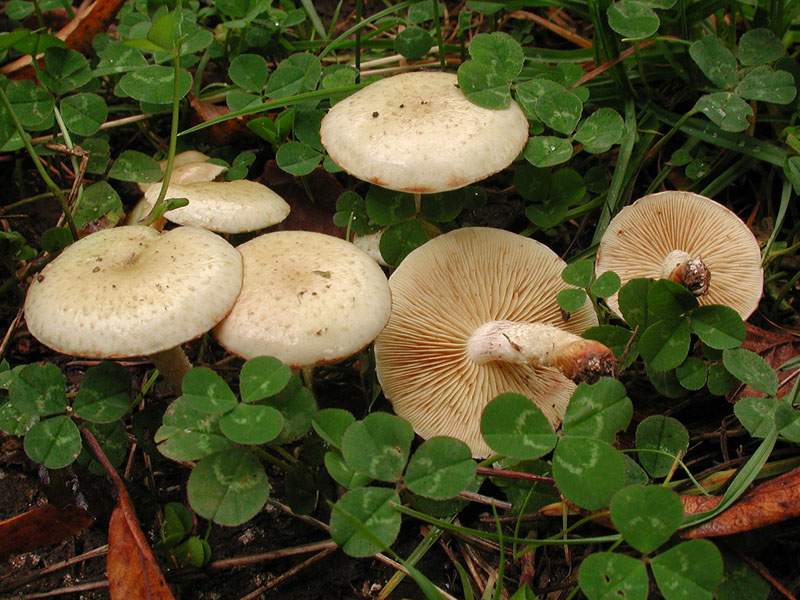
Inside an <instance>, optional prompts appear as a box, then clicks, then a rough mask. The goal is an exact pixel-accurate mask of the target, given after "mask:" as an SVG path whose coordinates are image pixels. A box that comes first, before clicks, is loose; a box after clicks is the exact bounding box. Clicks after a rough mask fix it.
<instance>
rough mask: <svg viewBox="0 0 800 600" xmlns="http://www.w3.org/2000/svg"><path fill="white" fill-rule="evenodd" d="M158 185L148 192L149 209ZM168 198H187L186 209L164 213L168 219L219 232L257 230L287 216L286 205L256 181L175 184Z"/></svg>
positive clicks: (169, 191)
mask: <svg viewBox="0 0 800 600" xmlns="http://www.w3.org/2000/svg"><path fill="white" fill-rule="evenodd" d="M158 188H159V186H153V187H151V188H150V189H148V190H147V193H146V194H145V196H144V197H145V200H147V202H148V204H149V206H150V208H152V207H153V206H154V205H155V203H156V200H157V199H158V193H159V189H158ZM166 197H167V198H186V199H187V200H189V204H188V206H183V207H181V208H176V209H174V210H170V211H167V212H166V213H164V216H165V217H166V218H167V220H169V221H172V222H173V223H177V224H179V225H193V226H195V227H202V228H203V229H210V230H211V231H218V232H221V233H242V232H244V231H256V230H258V229H264V228H265V227H269V226H270V225H275V224H276V223H280V222H281V221H283V220H284V219H285V218H286V217H287V216H289V205H288V204H287V203H286V201H285V200H284V199H283V198H281V197H280V196H279V195H278V194H276V193H275V192H273V191H272V190H271V189H269V188H268V187H267V186H265V185H262V184H260V183H257V182H255V181H247V180H245V179H240V180H236V181H210V182H203V183H188V184H174V183H171V184H170V186H169V188H167V196H166Z"/></svg>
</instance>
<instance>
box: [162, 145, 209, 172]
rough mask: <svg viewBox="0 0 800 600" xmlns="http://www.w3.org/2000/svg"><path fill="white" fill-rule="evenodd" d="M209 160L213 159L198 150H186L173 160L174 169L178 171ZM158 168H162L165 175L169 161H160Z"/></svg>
mask: <svg viewBox="0 0 800 600" xmlns="http://www.w3.org/2000/svg"><path fill="white" fill-rule="evenodd" d="M209 158H211V157H210V156H208V155H207V154H203V153H202V152H200V151H198V150H185V151H184V152H178V153H177V154H176V155H175V158H173V159H172V168H173V169H177V168H178V167H182V166H184V165H188V164H191V163H204V162H207V161H208V160H209ZM158 166H160V167H161V171H162V173H163V172H164V169H166V168H167V159H166V158H165V159H164V160H160V161H158Z"/></svg>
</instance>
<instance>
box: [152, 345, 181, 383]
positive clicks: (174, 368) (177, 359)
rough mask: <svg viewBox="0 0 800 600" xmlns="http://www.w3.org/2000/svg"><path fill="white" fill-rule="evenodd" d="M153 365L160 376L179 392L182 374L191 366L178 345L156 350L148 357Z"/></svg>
mask: <svg viewBox="0 0 800 600" xmlns="http://www.w3.org/2000/svg"><path fill="white" fill-rule="evenodd" d="M148 358H149V359H150V360H151V361H153V364H154V365H155V367H156V369H158V372H159V373H161V376H162V377H163V378H164V379H165V380H166V381H167V383H169V385H170V386H171V387H172V389H174V390H175V391H178V392H180V390H181V384H182V383H183V376H184V375H186V373H188V372H189V369H191V368H192V363H190V362H189V359H188V358H187V356H186V353H185V352H184V351H183V348H181V347H180V346H175V347H174V348H170V349H169V350H162V351H161V352H156V353H155V354H151V355H150V356H149V357H148Z"/></svg>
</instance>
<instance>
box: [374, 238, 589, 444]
mask: <svg viewBox="0 0 800 600" xmlns="http://www.w3.org/2000/svg"><path fill="white" fill-rule="evenodd" d="M565 266H566V263H564V261H563V260H561V259H560V258H559V257H558V256H557V255H556V254H555V253H554V252H553V251H552V250H550V249H549V248H548V247H547V246H545V245H544V244H540V243H539V242H537V241H535V240H531V239H529V238H526V237H523V236H520V235H516V234H514V233H510V232H508V231H503V230H500V229H492V228H484V227H466V228H463V229H456V230H455V231H451V232H450V233H446V234H444V235H440V236H438V237H436V238H434V239H432V240H430V241H429V242H426V243H425V244H423V245H422V246H420V247H419V248H417V249H416V250H414V251H413V252H411V254H409V255H408V256H407V257H406V258H405V259H404V260H403V262H402V263H400V266H399V267H398V268H397V269H396V270H395V272H394V273H393V274H392V276H391V277H390V278H389V287H390V288H391V291H392V315H391V317H390V318H389V323H388V324H387V325H386V328H385V329H384V330H383V332H382V333H381V334H380V335H379V336H378V338H377V339H376V340H375V359H376V366H377V373H378V379H379V381H380V382H381V385H382V386H383V392H384V394H385V395H386V397H387V398H388V399H389V400H391V402H392V405H393V406H394V410H395V412H396V413H397V414H398V415H400V416H401V417H403V418H405V419H407V420H408V421H410V422H411V424H412V425H413V426H414V429H415V430H416V432H417V433H419V434H420V435H421V436H422V437H423V438H426V439H427V438H430V437H433V436H437V435H449V436H452V437H455V438H457V439H460V440H462V441H464V442H465V443H466V444H468V445H469V447H470V448H471V449H472V453H473V455H474V456H476V457H484V456H488V455H489V453H490V450H489V448H488V446H487V445H486V443H485V442H484V440H483V438H482V436H481V433H480V419H481V414H482V413H483V409H484V408H485V407H486V405H487V404H488V403H489V402H490V401H491V400H493V399H494V398H495V396H497V395H498V394H500V393H503V392H518V393H520V394H524V395H526V396H528V397H529V398H531V399H532V400H533V402H534V403H535V404H536V405H537V406H538V407H539V408H540V409H541V410H542V412H544V414H545V415H546V416H547V418H548V419H549V420H550V422H551V423H552V424H554V425H556V424H558V423H559V422H560V420H561V418H562V417H563V415H564V411H565V409H566V406H567V402H568V401H569V398H570V396H571V394H572V392H573V390H574V389H575V384H574V383H573V382H571V381H570V380H569V379H567V378H566V377H564V376H563V375H561V373H559V372H558V371H557V370H556V369H554V368H548V367H544V368H540V367H532V366H528V365H522V364H511V363H501V362H491V363H486V364H483V365H478V364H476V363H475V362H473V361H472V360H470V359H469V357H468V355H467V341H468V340H469V338H470V336H471V335H472V333H473V332H474V331H475V330H476V329H477V328H478V327H480V326H481V325H483V324H484V323H487V322H489V321H502V320H510V321H522V322H529V323H544V324H548V325H554V326H557V327H560V328H562V329H564V330H565V331H569V332H571V333H576V334H579V333H581V332H582V331H584V330H585V329H586V328H588V327H590V326H592V325H596V324H597V317H596V316H595V314H594V311H593V310H592V307H591V303H590V302H589V301H588V300H587V302H586V304H585V305H584V306H583V307H582V308H581V309H580V310H578V311H576V312H575V313H573V314H572V315H571V316H570V318H569V319H568V320H564V318H563V316H562V313H561V309H560V308H559V306H558V304H557V303H556V295H557V294H558V292H559V291H561V290H563V289H566V288H568V287H569V286H568V285H567V284H566V283H564V281H563V280H562V279H561V271H562V270H563V268H564V267H565Z"/></svg>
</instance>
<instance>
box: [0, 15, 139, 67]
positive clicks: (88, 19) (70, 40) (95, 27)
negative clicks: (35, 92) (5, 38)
mask: <svg viewBox="0 0 800 600" xmlns="http://www.w3.org/2000/svg"><path fill="white" fill-rule="evenodd" d="M124 3H125V0H96V2H93V3H91V4H88V3H87V4H85V5H84V6H82V7H81V8H80V9H79V10H78V11H77V12H76V14H75V18H73V19H72V20H71V21H70V22H69V23H67V24H66V25H65V26H64V27H62V28H61V29H60V30H59V31H58V32H57V33H56V34H55V36H56V37H57V38H58V39H60V40H63V41H64V42H66V44H67V47H68V48H72V49H73V50H77V51H78V52H80V53H82V54H86V53H88V52H89V51H90V50H91V49H92V40H93V39H94V37H95V36H96V35H97V34H98V33H102V32H104V31H105V30H106V29H108V26H109V25H110V24H111V21H113V20H114V17H115V16H116V14H117V12H118V11H119V9H120V8H122V5H123V4H124ZM30 65H31V57H30V55H28V56H23V57H21V58H18V59H17V60H15V61H13V62H10V63H8V64H7V65H3V66H2V68H0V73H4V74H5V75H11V74H13V76H12V77H13V78H14V79H33V77H34V71H33V69H32V68H31V66H30Z"/></svg>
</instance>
